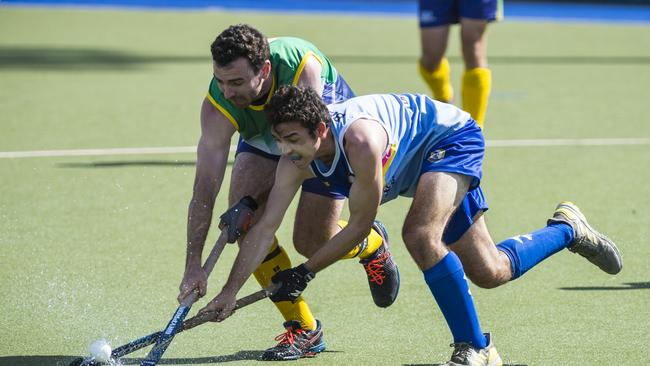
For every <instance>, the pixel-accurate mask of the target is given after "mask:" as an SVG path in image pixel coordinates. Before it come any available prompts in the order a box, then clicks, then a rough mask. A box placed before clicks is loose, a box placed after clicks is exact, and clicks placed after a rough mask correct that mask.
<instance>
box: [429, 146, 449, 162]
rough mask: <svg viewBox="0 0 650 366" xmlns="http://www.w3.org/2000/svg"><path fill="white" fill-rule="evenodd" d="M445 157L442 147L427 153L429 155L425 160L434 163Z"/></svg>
mask: <svg viewBox="0 0 650 366" xmlns="http://www.w3.org/2000/svg"><path fill="white" fill-rule="evenodd" d="M444 157H445V150H444V149H439V150H434V151H432V152H431V153H430V154H429V157H428V158H427V160H428V161H429V162H430V163H435V162H437V161H440V160H442V158H444Z"/></svg>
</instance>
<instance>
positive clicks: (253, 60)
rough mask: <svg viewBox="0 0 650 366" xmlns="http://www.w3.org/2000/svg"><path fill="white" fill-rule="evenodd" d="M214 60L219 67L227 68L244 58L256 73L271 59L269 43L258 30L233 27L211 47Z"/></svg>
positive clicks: (237, 25)
mask: <svg viewBox="0 0 650 366" xmlns="http://www.w3.org/2000/svg"><path fill="white" fill-rule="evenodd" d="M210 52H212V59H213V60H214V61H215V62H216V63H217V65H219V66H226V65H228V64H229V63H231V62H233V61H235V60H236V59H238V58H240V57H243V58H245V59H247V60H248V62H249V63H250V65H251V66H252V67H253V70H254V71H255V73H257V72H259V71H260V69H261V68H262V66H264V61H266V60H268V59H269V57H270V56H269V42H268V40H267V39H266V37H264V35H263V34H262V33H261V32H260V31H258V30H257V29H255V28H253V27H251V26H250V25H248V24H236V25H231V26H230V27H228V28H227V29H226V30H224V31H223V32H221V34H219V35H218V36H217V38H216V39H215V40H214V42H212V45H211V46H210Z"/></svg>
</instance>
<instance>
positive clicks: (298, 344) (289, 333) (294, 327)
mask: <svg viewBox="0 0 650 366" xmlns="http://www.w3.org/2000/svg"><path fill="white" fill-rule="evenodd" d="M283 325H284V327H285V328H286V332H284V333H282V334H280V335H279V336H277V337H275V340H276V341H279V342H280V343H278V344H277V345H276V346H275V347H272V348H269V349H267V350H266V351H264V353H263V354H262V360H264V361H289V360H297V359H299V358H303V357H314V356H316V354H317V353H320V352H323V351H324V350H325V338H323V329H322V328H321V325H320V320H316V329H314V330H305V329H302V327H301V325H300V322H299V321H297V320H289V321H286V322H284V324H283Z"/></svg>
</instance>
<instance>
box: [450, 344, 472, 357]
mask: <svg viewBox="0 0 650 366" xmlns="http://www.w3.org/2000/svg"><path fill="white" fill-rule="evenodd" d="M450 346H451V347H454V352H453V353H452V354H451V358H452V360H453V359H454V358H457V359H459V360H462V361H463V362H465V361H467V359H468V358H469V356H470V355H471V351H472V347H471V346H470V345H469V344H468V343H465V342H462V343H452V344H450Z"/></svg>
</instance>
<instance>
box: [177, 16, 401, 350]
mask: <svg viewBox="0 0 650 366" xmlns="http://www.w3.org/2000/svg"><path fill="white" fill-rule="evenodd" d="M211 52H212V58H213V71H214V75H213V79H212V81H211V83H210V87H209V91H208V95H207V96H206V98H205V99H204V101H203V104H202V107H201V138H200V140H199V144H198V148H197V164H196V177H195V181H194V193H193V197H192V200H191V202H190V205H189V214H188V225H187V256H186V265H185V274H184V276H183V280H182V282H181V285H180V294H179V296H178V298H179V301H180V300H181V299H183V298H184V297H185V296H187V294H189V293H190V292H191V291H193V290H195V289H197V290H198V291H199V294H200V295H201V296H203V295H205V293H206V286H207V278H206V275H205V272H204V271H203V270H202V268H201V253H202V251H203V246H204V243H205V239H206V236H207V234H208V230H209V227H210V222H211V220H212V210H213V207H214V203H215V199H216V197H217V194H218V193H219V191H220V188H221V185H222V182H223V178H224V174H225V170H226V165H227V161H228V154H229V151H230V143H231V138H232V136H233V135H234V134H235V132H239V143H238V146H237V152H236V155H235V161H234V164H233V167H232V174H231V182H230V192H229V197H228V199H229V202H230V204H231V207H233V204H234V203H236V202H238V201H239V200H240V199H241V198H242V197H244V196H247V195H248V196H252V197H254V198H255V200H256V201H257V202H258V204H259V209H258V210H257V212H256V213H255V217H253V221H255V220H256V217H261V214H262V213H263V212H264V208H265V203H266V199H267V197H268V195H269V192H270V190H271V187H272V186H273V182H274V176H275V169H276V166H277V162H278V160H279V158H280V155H281V152H280V150H279V149H278V146H277V145H276V143H275V140H274V139H273V137H272V135H271V133H270V126H269V124H268V123H267V119H266V116H265V113H264V107H265V105H266V103H267V101H268V100H269V99H270V98H271V96H272V95H273V93H274V92H275V90H276V89H277V88H278V87H279V86H281V85H301V86H308V87H311V88H312V89H314V90H315V91H316V92H317V93H318V94H319V95H320V96H321V98H322V100H323V101H324V102H325V103H326V104H329V103H335V102H339V101H343V100H346V99H348V98H351V97H353V96H354V93H353V92H352V90H351V89H350V87H349V86H348V85H347V83H346V82H345V80H344V79H343V78H342V77H341V75H340V74H339V73H338V72H337V70H336V69H335V68H334V66H333V65H332V64H331V62H330V61H329V60H328V58H327V57H326V56H325V55H324V54H323V53H322V52H321V51H320V50H318V48H316V46H314V45H313V44H311V43H309V42H307V41H305V40H302V39H299V38H293V37H279V38H274V39H266V38H265V37H264V36H263V35H262V34H261V33H260V32H259V31H257V30H256V29H254V28H253V27H251V26H249V25H243V24H239V25H234V26H231V27H229V28H227V29H226V30H224V31H223V32H222V33H221V34H220V35H219V36H217V38H216V39H215V41H214V42H213V43H212V46H211ZM343 199H344V196H343V195H341V194H340V193H338V192H336V191H335V190H332V189H330V188H328V187H327V186H325V185H324V184H323V183H322V182H320V181H318V180H316V179H313V180H309V181H306V182H305V184H303V186H302V192H301V195H300V201H299V204H298V209H297V210H298V211H297V213H296V215H295V217H296V220H295V223H294V228H295V230H294V237H293V241H294V245H295V248H296V250H297V251H298V252H299V253H300V254H302V255H304V256H306V257H310V256H311V255H312V254H313V253H315V252H316V251H317V250H318V249H319V247H320V246H321V245H322V244H324V243H326V242H327V241H328V240H329V239H330V238H331V237H332V236H333V235H334V234H336V233H337V232H338V231H339V230H340V229H341V227H343V226H345V225H346V222H344V221H339V216H340V214H341V211H342V208H343ZM241 209H242V208H241V207H239V208H238V207H237V206H234V208H231V209H230V210H229V211H228V212H227V213H226V214H225V215H224V216H222V224H224V225H225V226H228V227H229V228H230V229H240V228H239V227H237V226H238V225H241V222H245V220H241V215H242V214H243V213H242V210H241ZM241 231H244V230H241ZM236 239H237V238H236V237H232V238H230V240H229V241H234V240H236ZM240 243H241V238H240ZM260 244H261V243H260ZM270 248H271V249H270V250H269V253H268V255H267V256H266V258H265V259H264V261H263V262H262V264H261V265H260V266H259V267H258V268H257V270H256V271H255V272H254V275H255V278H256V279H257V281H258V282H259V283H260V284H261V285H262V286H268V285H269V284H270V283H271V277H273V275H274V274H275V273H277V272H279V271H282V270H286V269H289V268H291V267H292V265H291V262H290V260H289V257H288V256H287V253H286V252H285V250H284V249H283V248H282V247H281V246H280V245H279V244H278V241H277V238H274V242H273V244H272V245H271V246H270ZM356 257H358V258H359V261H360V263H361V264H362V265H363V267H364V269H365V270H366V273H367V277H368V281H369V285H370V290H371V294H372V297H373V300H374V302H375V304H376V305H378V306H380V307H386V306H389V305H391V304H392V303H393V301H395V298H396V296H397V292H398V290H399V272H398V270H397V266H396V264H395V262H394V261H393V258H392V256H391V254H390V251H389V248H388V241H387V235H386V232H385V231H384V229H383V226H382V225H381V223H379V222H376V223H375V225H374V226H373V229H372V230H371V231H370V233H369V235H368V237H367V238H366V239H364V240H363V241H362V242H361V243H359V245H357V246H356V247H355V248H354V249H353V250H352V251H351V252H350V253H348V254H347V255H346V256H345V258H356ZM274 304H275V306H276V307H277V308H278V310H279V311H280V312H281V313H282V315H283V317H284V319H285V323H284V326H285V328H286V333H285V334H283V335H282V337H279V338H278V339H279V340H280V343H279V344H278V345H276V346H275V347H273V348H270V349H268V350H267V351H266V352H265V353H264V355H263V356H262V358H263V359H265V360H289V359H297V358H300V357H304V356H308V355H313V354H315V353H318V352H321V351H322V350H324V349H325V342H324V339H323V332H322V329H321V326H320V322H319V321H318V320H316V319H315V318H314V316H313V314H312V313H311V311H310V309H309V307H308V306H307V303H306V302H305V300H304V298H303V297H302V296H301V297H299V298H297V299H296V301H293V302H292V301H278V302H274Z"/></svg>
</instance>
